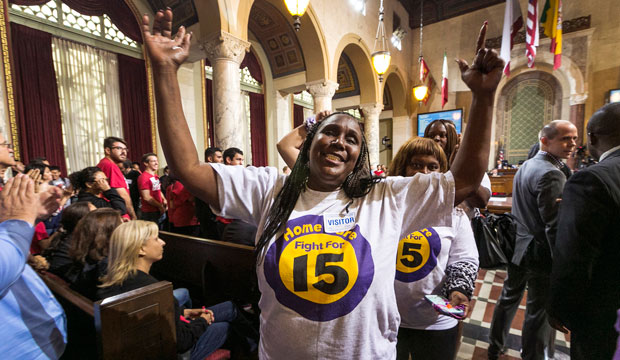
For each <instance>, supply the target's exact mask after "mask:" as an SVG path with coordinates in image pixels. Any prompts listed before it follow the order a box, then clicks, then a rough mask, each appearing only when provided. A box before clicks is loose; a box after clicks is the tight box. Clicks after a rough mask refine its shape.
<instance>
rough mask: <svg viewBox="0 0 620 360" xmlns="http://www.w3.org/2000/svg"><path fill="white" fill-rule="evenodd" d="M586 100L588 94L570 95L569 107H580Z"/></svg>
mask: <svg viewBox="0 0 620 360" xmlns="http://www.w3.org/2000/svg"><path fill="white" fill-rule="evenodd" d="M587 99H588V93H584V94H572V95H571V96H570V100H569V101H570V105H571V106H573V105H581V104H585V103H586V100H587Z"/></svg>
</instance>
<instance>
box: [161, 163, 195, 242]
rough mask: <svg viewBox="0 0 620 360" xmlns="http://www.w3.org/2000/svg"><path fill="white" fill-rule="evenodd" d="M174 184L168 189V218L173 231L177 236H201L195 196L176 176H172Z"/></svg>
mask: <svg viewBox="0 0 620 360" xmlns="http://www.w3.org/2000/svg"><path fill="white" fill-rule="evenodd" d="M170 178H171V181H172V184H170V185H169V186H168V188H167V189H166V198H167V200H168V217H169V218H170V225H172V226H171V230H170V231H172V232H174V233H177V234H183V235H190V236H200V227H199V226H198V225H199V222H198V219H197V218H196V214H195V211H196V209H195V208H196V206H195V203H194V195H192V194H191V193H190V192H189V191H187V189H186V188H185V187H184V186H183V184H181V182H180V181H178V180H177V179H176V178H175V177H174V175H170Z"/></svg>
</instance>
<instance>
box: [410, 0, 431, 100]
mask: <svg viewBox="0 0 620 360" xmlns="http://www.w3.org/2000/svg"><path fill="white" fill-rule="evenodd" d="M423 15H424V0H421V1H420V56H419V57H418V62H419V63H420V67H422V66H424V65H423V64H422V59H423V58H424V57H423V56H422V40H423V37H424V17H423ZM420 82H421V84H420V85H418V86H416V87H414V88H413V97H414V98H415V99H416V100H418V101H423V100H424V99H425V98H426V97H427V95H428V86H426V85H425V84H424V78H423V75H422V70H420Z"/></svg>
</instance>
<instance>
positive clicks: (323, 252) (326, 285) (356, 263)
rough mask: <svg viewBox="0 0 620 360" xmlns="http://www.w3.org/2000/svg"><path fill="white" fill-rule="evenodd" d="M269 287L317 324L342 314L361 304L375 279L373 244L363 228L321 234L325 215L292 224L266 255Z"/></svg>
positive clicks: (294, 308) (301, 219)
mask: <svg viewBox="0 0 620 360" xmlns="http://www.w3.org/2000/svg"><path fill="white" fill-rule="evenodd" d="M264 272H265V278H266V280H267V283H268V284H269V286H271V288H272V289H273V290H274V292H275V295H276V299H278V301H279V302H280V303H281V304H282V305H284V306H286V307H288V308H290V309H292V310H294V311H296V312H297V313H299V314H300V315H302V316H303V317H305V318H307V319H310V320H313V321H330V320H333V319H336V318H338V317H341V316H344V315H346V314H348V313H350V312H351V311H353V309H355V307H356V306H357V305H358V304H359V303H360V301H362V299H363V298H364V296H365V295H366V292H367V291H368V288H369V287H370V284H372V280H373V277H374V273H375V270H374V263H373V260H372V253H371V249H370V244H369V243H368V241H367V240H366V239H365V238H364V237H363V236H362V234H361V233H360V232H359V226H358V225H355V227H354V228H353V229H351V230H348V231H343V232H338V233H334V234H327V233H325V232H323V216H319V215H307V216H302V217H300V218H297V219H293V220H289V221H288V222H287V224H286V228H285V232H284V234H283V235H282V236H281V237H279V238H278V239H277V240H276V241H275V242H274V243H273V244H272V245H271V247H270V248H269V250H268V251H267V255H266V257H265V262H264Z"/></svg>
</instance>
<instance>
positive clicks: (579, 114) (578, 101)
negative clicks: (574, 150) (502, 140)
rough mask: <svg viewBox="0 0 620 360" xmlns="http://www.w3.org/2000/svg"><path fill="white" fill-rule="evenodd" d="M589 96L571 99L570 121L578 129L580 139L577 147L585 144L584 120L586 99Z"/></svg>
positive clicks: (583, 95)
mask: <svg viewBox="0 0 620 360" xmlns="http://www.w3.org/2000/svg"><path fill="white" fill-rule="evenodd" d="M587 98H588V94H577V95H571V97H570V115H569V118H568V120H569V121H570V122H571V123H573V125H575V126H576V127H577V131H578V133H577V134H578V135H577V136H579V139H578V140H577V146H579V145H581V144H584V143H585V137H584V136H583V134H584V130H585V129H584V120H585V110H586V99H587Z"/></svg>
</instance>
